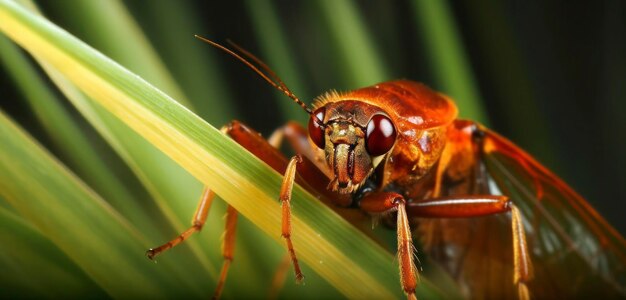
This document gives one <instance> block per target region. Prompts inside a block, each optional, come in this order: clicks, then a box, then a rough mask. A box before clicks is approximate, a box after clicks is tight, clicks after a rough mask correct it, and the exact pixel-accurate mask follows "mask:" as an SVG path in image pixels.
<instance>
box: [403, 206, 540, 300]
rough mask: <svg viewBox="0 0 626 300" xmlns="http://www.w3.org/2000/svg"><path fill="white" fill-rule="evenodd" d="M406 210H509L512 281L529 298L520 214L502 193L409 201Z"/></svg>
mask: <svg viewBox="0 0 626 300" xmlns="http://www.w3.org/2000/svg"><path fill="white" fill-rule="evenodd" d="M408 210H409V213H410V215H411V216H414V217H424V218H470V217H480V216H486V215H491V214H498V213H506V212H509V211H510V212H511V228H512V232H513V283H514V284H515V285H517V289H518V295H519V298H520V299H524V300H527V299H530V293H529V291H528V287H527V285H526V283H527V282H529V281H530V280H531V279H532V276H533V275H532V273H533V272H532V271H533V270H532V268H533V267H532V262H531V261H530V254H529V253H528V247H527V244H526V233H525V231H524V224H523V223H522V215H521V214H520V212H519V210H518V209H517V207H516V206H515V205H513V203H512V202H511V201H510V200H509V199H508V198H507V197H505V196H494V195H484V196H483V195H477V196H465V197H442V198H437V199H429V200H425V201H421V202H416V203H410V204H409V207H408Z"/></svg>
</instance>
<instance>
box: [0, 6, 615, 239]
mask: <svg viewBox="0 0 626 300" xmlns="http://www.w3.org/2000/svg"><path fill="white" fill-rule="evenodd" d="M59 2H61V3H63V1H59ZM59 2H57V1H55V2H52V1H45V2H41V3H40V5H41V6H42V8H43V10H44V13H45V14H46V15H47V16H48V17H49V18H50V19H52V20H53V21H54V22H55V23H57V24H59V25H60V26H62V27H64V28H66V29H67V30H68V31H70V32H71V33H73V34H75V35H77V36H78V37H79V38H81V39H83V40H85V41H87V42H88V43H90V39H91V38H92V35H91V34H90V33H89V32H88V30H84V29H83V28H82V27H81V25H80V24H79V23H72V21H71V20H68V19H67V18H65V17H64V14H65V12H64V8H63V7H64V6H63V5H59ZM67 2H68V3H69V2H70V1H67ZM126 4H127V6H128V7H129V8H130V10H131V12H132V14H133V16H134V17H135V18H136V20H137V22H138V23H139V25H140V26H141V28H142V29H144V30H145V32H146V34H147V36H148V37H149V39H150V42H151V43H152V44H153V45H154V46H155V48H156V49H157V52H158V53H159V54H160V55H162V56H163V57H164V61H165V63H166V65H167V66H168V68H171V69H172V70H176V69H180V67H181V66H180V65H177V63H176V62H175V61H173V60H168V59H167V58H168V57H170V56H171V55H172V51H176V45H172V37H168V36H164V35H163V34H162V33H161V32H160V29H159V26H164V27H168V26H171V22H178V21H180V20H176V19H173V18H170V16H169V15H168V14H167V10H164V9H163V8H162V5H172V3H167V2H166V1H150V2H144V1H129V2H127V3H126ZM185 5H186V7H187V8H186V9H187V13H188V14H190V15H194V16H195V20H196V23H194V26H196V28H198V29H197V30H198V31H197V32H181V33H180V34H179V35H178V37H176V38H179V39H189V40H193V37H192V35H193V34H201V35H203V36H207V37H209V38H211V39H213V40H217V41H224V40H226V39H228V38H230V39H233V40H235V41H237V42H238V43H240V44H241V45H242V46H244V47H245V48H247V49H248V50H250V51H251V52H253V53H257V54H259V56H260V57H261V58H263V57H264V56H266V55H267V50H262V49H261V48H262V47H261V44H262V43H263V42H264V41H263V40H262V36H260V35H259V34H258V33H256V32H255V26H256V25H254V24H253V23H252V21H251V20H250V16H249V11H248V9H249V8H248V6H246V5H245V4H244V3H225V2H220V3H212V2H203V1H202V2H201V1H198V2H197V3H196V2H193V3H191V2H186V3H185ZM273 6H274V8H275V9H276V10H275V12H276V16H275V21H276V22H278V24H279V25H280V27H281V28H282V37H283V38H284V39H285V40H287V41H288V43H289V46H290V47H291V48H290V49H291V51H292V53H290V55H291V57H292V58H293V59H294V60H295V61H296V63H297V67H298V69H297V71H298V75H299V76H300V77H301V78H302V80H303V81H304V82H306V85H305V86H304V87H303V88H302V89H303V90H294V92H295V93H296V94H298V95H300V96H301V97H302V98H303V99H306V101H307V102H309V101H310V99H311V98H312V97H314V96H315V95H318V94H320V93H322V92H324V91H326V90H329V89H331V88H333V89H340V90H347V89H354V88H358V87H360V86H354V85H353V83H352V82H350V81H349V80H346V79H345V75H343V76H342V75H340V74H341V72H342V70H341V56H340V55H338V54H337V49H336V47H334V46H332V45H333V43H334V42H333V40H334V39H337V38H341V39H343V38H345V39H349V38H350V37H334V36H332V34H331V32H332V28H329V26H331V25H329V24H330V23H329V22H328V21H324V20H321V19H320V18H321V17H320V10H321V9H320V8H319V7H318V6H317V5H315V4H312V3H310V2H309V3H293V2H292V1H278V2H275V3H274V5H273ZM355 7H356V8H357V10H356V11H357V12H358V15H359V17H360V18H361V20H362V21H363V25H364V26H365V28H366V31H367V34H368V35H369V37H370V38H371V40H372V41H373V43H374V45H375V48H376V49H375V53H377V54H378V58H379V59H380V62H381V63H382V64H384V65H385V66H387V68H388V69H389V70H390V72H391V78H388V79H395V78H407V79H413V80H417V81H422V82H424V83H426V84H428V85H430V86H432V87H434V88H436V89H439V90H441V91H442V92H444V93H446V90H445V88H442V87H443V86H444V85H443V84H441V82H440V80H438V79H437V78H436V76H435V74H436V71H437V70H436V68H437V66H435V65H434V64H433V63H432V60H431V58H430V57H429V54H428V53H427V51H425V50H424V49H425V48H427V45H426V43H427V42H428V41H427V38H424V36H423V31H422V30H420V28H418V27H417V26H416V23H415V22H414V18H415V15H414V14H413V11H412V8H411V5H410V3H409V2H408V1H395V2H391V1H378V2H373V1H357V2H355ZM448 8H449V12H450V13H451V15H452V17H453V21H454V24H455V25H456V30H457V32H458V33H459V38H460V41H461V46H462V53H463V54H464V55H465V56H466V58H467V59H468V61H469V66H470V70H471V72H472V74H473V76H474V79H475V82H476V86H477V88H478V92H479V95H480V99H481V100H482V106H483V107H484V109H485V110H486V112H487V115H488V117H487V118H486V119H483V120H481V121H483V122H486V123H488V124H489V127H491V128H492V129H494V130H496V131H497V132H499V133H501V134H503V135H504V136H506V137H508V138H510V139H511V140H513V141H514V142H515V143H517V144H518V145H520V146H521V147H522V148H524V149H526V150H527V151H528V152H530V153H531V154H532V155H534V156H535V157H536V158H537V159H538V160H539V161H541V162H543V163H544V164H545V165H546V166H547V167H548V168H550V169H551V170H553V171H554V172H555V173H556V174H558V175H559V176H561V177H562V178H563V179H564V180H565V181H566V182H568V183H569V184H570V185H571V186H572V187H573V188H574V189H575V190H577V191H578V192H579V193H580V194H581V195H582V196H583V197H585V198H586V199H588V201H589V202H590V203H592V205H593V206H594V207H595V208H596V209H597V210H598V211H599V212H600V213H601V214H602V215H603V216H605V217H606V218H607V220H609V222H610V223H611V224H613V225H614V226H615V227H616V228H617V229H618V230H619V231H620V232H622V233H624V232H626V221H625V220H624V218H623V217H622V214H623V211H625V210H626V203H625V202H626V186H625V184H626V175H625V174H626V172H625V168H626V158H624V154H625V153H626V152H625V150H626V117H624V114H625V113H626V104H625V101H626V30H625V29H626V26H625V25H626V24H625V23H626V4H625V2H623V1H594V2H581V3H580V4H577V3H573V2H565V1H561V2H558V1H545V2H538V3H534V4H528V3H527V2H526V1H506V2H501V1H488V0H479V1H465V2H461V1H458V2H451V3H449V5H448ZM330 15H331V17H333V16H332V14H330ZM338 17H340V16H338ZM155 20H157V21H155ZM198 20H199V21H198ZM111 22H115V20H111ZM194 42H195V41H194ZM94 43H95V44H97V42H94ZM92 45H93V46H94V47H96V48H98V49H100V47H98V45H94V44H92ZM197 47H199V48H201V49H202V50H201V51H206V52H209V53H211V54H209V55H213V56H215V57H216V58H217V61H218V67H219V70H220V74H221V76H223V78H225V81H226V82H228V84H229V86H228V89H229V90H230V92H231V94H232V95H233V99H236V101H237V103H236V105H235V110H234V112H233V113H232V116H219V117H212V116H210V114H204V113H203V112H202V111H200V112H199V113H200V114H201V115H202V116H203V117H205V118H206V119H207V120H208V121H209V122H210V123H212V124H214V125H215V126H219V125H221V124H220V123H223V122H225V121H226V120H229V119H233V118H238V119H241V120H243V121H245V122H246V123H247V124H250V125H251V126H253V127H254V128H257V129H258V130H259V131H260V132H262V133H263V134H269V133H270V132H271V131H272V129H273V128H275V127H277V126H279V125H280V124H281V123H282V122H283V120H285V119H288V118H295V119H298V120H304V117H305V116H304V114H299V115H288V116H285V114H284V113H281V109H278V107H279V106H280V105H282V103H285V102H288V101H289V100H288V99H286V98H284V97H280V96H279V95H277V93H276V92H273V91H272V89H271V88H270V87H268V86H267V85H266V84H265V83H264V82H262V81H261V80H259V78H257V76H255V75H254V74H253V73H251V72H250V71H249V70H247V69H245V68H244V67H242V66H241V64H239V63H238V62H235V61H234V60H233V59H232V58H230V57H227V56H225V55H222V54H221V53H218V52H217V51H216V50H215V49H212V48H210V47H208V46H206V45H203V44H202V43H200V42H197ZM270 49H271V47H270ZM103 51H104V50H103ZM129 51H131V50H129ZM353 51H354V52H355V53H357V52H359V51H361V49H358V48H355V49H353ZM104 52H105V53H106V51H104ZM188 67H192V66H188ZM173 73H174V74H175V75H176V71H173ZM177 78H179V80H183V79H182V76H177ZM283 79H284V80H285V82H286V83H287V84H289V81H290V78H288V77H285V78H283ZM196 80H202V79H197V78H196ZM373 83H375V82H369V83H366V84H373ZM181 85H182V86H183V87H184V86H185V85H184V84H181ZM0 92H1V93H2V95H3V98H4V99H9V98H12V97H5V96H9V95H14V96H16V97H18V98H19V97H20V95H19V92H18V91H16V90H15V89H13V88H12V83H11V81H10V80H9V79H8V78H7V75H6V73H5V72H4V71H0ZM210 96H211V95H206V97H210ZM200 100H201V99H194V101H200ZM229 101H230V100H229ZM279 103H281V104H279ZM288 105H290V104H288ZM0 107H1V108H2V109H3V110H5V111H7V112H8V113H9V114H10V115H11V116H12V117H13V118H15V119H16V120H17V121H18V122H19V123H20V124H21V125H22V126H24V127H25V128H27V129H28V130H29V131H31V132H32V133H33V134H34V135H35V136H37V137H38V138H40V140H41V141H42V142H43V143H44V144H45V143H46V142H47V141H46V138H45V136H43V135H41V134H40V132H41V128H40V127H39V126H41V125H38V124H35V123H34V122H31V119H32V114H31V113H30V112H29V109H28V107H27V106H26V105H23V104H20V103H15V102H11V103H9V102H7V101H2V102H1V103H0ZM294 111H297V110H294Z"/></svg>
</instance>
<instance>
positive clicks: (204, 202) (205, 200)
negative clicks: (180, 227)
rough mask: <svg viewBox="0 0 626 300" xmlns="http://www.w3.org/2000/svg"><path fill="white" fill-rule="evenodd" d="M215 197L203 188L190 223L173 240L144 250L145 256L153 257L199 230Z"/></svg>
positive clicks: (206, 188) (211, 192)
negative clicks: (189, 225)
mask: <svg viewBox="0 0 626 300" xmlns="http://www.w3.org/2000/svg"><path fill="white" fill-rule="evenodd" d="M214 197H215V193H213V191H211V190H210V189H209V188H208V187H205V188H204V192H203V193H202V197H201V198H200V202H198V208H197V209H196V212H195V214H194V216H193V220H192V225H191V227H189V228H188V229H187V230H185V231H184V232H183V233H181V234H180V235H179V236H177V237H176V238H174V239H173V240H171V241H169V242H167V243H165V244H163V245H161V246H159V247H156V248H151V249H150V250H148V251H147V252H146V256H148V258H150V259H154V257H155V256H157V255H159V254H161V253H163V252H164V251H166V250H168V249H170V248H172V247H174V246H176V245H178V244H180V243H181V242H183V241H184V240H186V239H187V238H189V237H190V236H191V235H192V234H193V233H194V232H196V231H200V229H202V226H204V223H205V222H206V218H207V216H208V215H209V208H210V207H211V203H212V202H213V198H214Z"/></svg>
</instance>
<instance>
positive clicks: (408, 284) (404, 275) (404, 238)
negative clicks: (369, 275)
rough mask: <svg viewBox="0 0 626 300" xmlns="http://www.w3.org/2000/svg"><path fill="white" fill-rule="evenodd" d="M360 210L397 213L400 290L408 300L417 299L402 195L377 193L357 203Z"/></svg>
mask: <svg viewBox="0 0 626 300" xmlns="http://www.w3.org/2000/svg"><path fill="white" fill-rule="evenodd" d="M359 205H360V207H361V209H362V210H364V211H367V212H370V213H388V212H393V211H397V212H398V217H397V218H398V219H397V222H398V223H397V233H398V262H399V267H400V280H401V282H402V288H403V289H404V292H405V293H406V294H407V298H408V299H417V298H416V296H415V288H416V287H417V282H418V280H419V277H418V273H417V268H416V267H415V263H414V262H413V254H414V253H413V251H414V248H413V238H412V237H411V228H410V227H409V221H408V217H407V212H406V201H405V200H404V197H402V195H400V194H397V193H391V192H378V193H372V194H369V195H367V196H365V197H364V198H363V199H361V201H360V202H359Z"/></svg>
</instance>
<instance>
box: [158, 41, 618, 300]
mask: <svg viewBox="0 0 626 300" xmlns="http://www.w3.org/2000/svg"><path fill="white" fill-rule="evenodd" d="M201 39H202V40H204V41H206V42H208V43H210V44H211V45H213V46H216V47H218V48H220V49H222V50H224V51H226V52H228V53H229V54H231V55H233V56H235V57H236V58H238V59H239V60H241V61H242V62H244V63H245V64H246V65H248V66H249V67H250V68H252V69H253V70H254V71H255V72H257V73H258V74H259V75H261V76H262V77H263V78H264V79H265V80H266V81H268V82H269V83H270V84H272V85H273V86H274V87H276V88H277V89H279V90H281V91H282V92H283V93H285V94H286V95H287V96H289V97H290V98H292V99H293V100H294V101H295V102H297V103H298V104H299V105H301V106H302V107H303V108H304V110H305V111H306V112H307V113H308V114H309V115H310V119H309V124H308V134H307V130H305V129H304V128H303V127H301V126H300V125H299V124H296V123H293V122H290V123H288V124H287V125H285V126H284V127H282V128H280V129H278V130H277V131H276V133H275V134H274V135H272V137H271V138H270V139H269V141H266V140H264V139H262V138H261V137H260V135H258V134H257V133H255V132H254V131H253V130H251V129H249V128H247V127H246V126H244V125H243V124H241V123H239V122H236V121H235V122H232V123H230V124H229V125H227V126H225V127H224V128H223V132H224V133H225V134H227V135H228V136H230V137H231V138H233V139H234V140H235V141H237V142H238V143H239V144H241V145H242V146H243V147H245V148H246V149H248V150H250V151H251V152H252V153H253V154H254V155H256V156H258V157H259V158H261V159H262V160H263V161H265V162H266V163H268V164H269V165H270V166H271V167H272V168H274V169H275V170H277V171H279V172H284V174H285V175H284V179H283V184H282V188H281V193H280V200H281V201H282V210H283V211H282V212H283V220H282V225H283V226H282V235H283V237H284V238H285V240H286V243H287V248H288V251H289V254H290V256H291V261H292V263H293V266H294V269H295V276H296V280H297V281H300V280H302V278H303V276H302V272H301V270H300V267H299V265H298V260H297V258H296V252H295V250H294V246H293V244H292V242H291V238H290V237H291V221H290V220H291V210H290V200H291V188H292V186H293V183H294V181H299V182H300V183H301V184H302V185H303V186H304V187H305V188H307V189H308V190H309V191H311V192H312V193H315V194H318V195H321V196H323V197H326V198H328V199H330V200H331V202H332V203H333V204H335V205H337V206H343V207H347V206H350V207H358V208H360V209H361V210H363V211H365V212H367V213H370V214H383V215H384V216H385V217H386V218H394V219H395V220H393V221H394V222H393V223H395V228H396V230H397V239H398V263H399V267H400V274H401V283H402V287H403V289H404V291H405V293H406V294H407V296H408V298H409V299H415V288H416V286H417V283H418V273H417V270H416V267H415V263H414V261H413V241H412V230H411V228H410V227H409V223H410V222H409V221H412V220H414V219H416V218H417V219H418V223H417V230H416V231H415V232H417V233H418V234H419V236H420V238H421V241H422V247H423V249H424V251H425V252H426V253H428V254H429V255H430V257H432V258H433V259H435V260H437V261H438V262H440V263H441V264H442V265H443V266H444V268H446V269H447V270H448V271H450V273H451V274H452V276H453V277H454V279H455V280H456V281H457V282H458V284H459V286H460V287H461V291H462V292H463V293H465V294H466V295H467V296H469V297H472V298H503V297H506V298H512V297H518V298H520V299H528V298H530V297H531V295H532V296H533V297H535V296H536V297H538V298H541V297H547V296H549V295H560V296H564V297H567V296H582V295H587V294H588V293H593V292H594V289H605V290H603V292H604V294H607V295H621V296H623V295H624V288H623V283H622V282H620V278H618V277H620V276H623V274H624V266H625V265H626V264H625V263H624V262H625V261H626V259H625V257H624V255H625V251H624V249H625V244H626V243H625V242H624V239H623V238H622V237H621V236H620V235H619V234H618V233H616V232H615V231H614V230H613V229H612V228H611V227H610V226H609V225H608V224H606V222H605V221H604V220H602V219H601V218H600V217H599V216H598V215H597V214H596V213H595V211H593V209H592V208H591V207H589V206H588V205H587V204H586V203H585V202H584V200H582V198H581V197H580V196H578V195H577V194H576V193H575V192H574V191H572V190H571V188H569V187H568V186H567V185H566V184H565V183H563V182H562V181H561V180H560V179H558V178H557V177H556V176H555V175H553V174H552V173H551V172H549V171H548V170H547V169H545V168H544V167H543V166H541V165H540V164H539V163H538V162H536V161H535V160H534V159H533V158H532V157H530V156H529V155H528V154H526V153H525V152H524V151H522V150H520V149H519V148H517V147H516V146H515V145H513V144H512V143H511V142H509V141H508V140H506V139H504V138H502V137H501V136H499V135H497V134H495V133H493V132H491V131H489V130H488V129H486V128H484V127H483V126H481V125H479V124H477V123H475V122H472V121H465V120H458V119H456V117H457V108H456V106H455V105H454V103H453V102H452V101H451V100H450V99H448V98H447V97H446V96H445V95H443V94H440V93H437V92H435V91H433V90H431V89H429V88H428V87H426V86H425V85H423V84H420V83H417V82H412V81H406V80H397V81H389V82H384V83H379V84H377V85H374V86H370V87H366V88H361V89H358V90H354V91H350V92H345V93H338V92H334V91H333V92H329V93H326V94H325V95H323V96H321V97H319V98H318V99H317V101H316V102H315V103H314V104H313V108H308V107H307V106H306V105H305V104H304V103H303V102H301V101H300V100H299V99H298V98H297V97H296V96H295V95H294V94H293V93H292V92H291V91H289V89H288V88H287V87H286V86H285V85H284V84H283V83H282V81H281V80H280V79H279V78H278V77H277V76H276V75H275V74H274V73H273V72H272V71H271V70H270V69H269V68H268V67H267V66H266V65H265V64H264V63H263V62H261V61H260V60H258V59H257V58H256V57H254V56H253V55H252V54H250V53H248V52H246V51H245V50H243V49H241V48H239V47H237V46H234V47H235V48H236V49H237V50H239V51H240V52H241V53H243V54H244V55H245V56H247V57H248V58H250V59H251V60H252V61H254V62H256V63H257V64H258V65H259V66H260V67H261V68H262V69H263V70H265V71H266V72H267V74H268V75H266V74H265V73H263V72H262V71H260V70H259V69H258V68H257V67H255V66H254V65H253V64H252V63H250V62H248V61H247V60H245V59H244V58H242V57H241V56H239V55H238V54H236V53H234V52H233V51H231V50H229V49H227V48H225V47H223V46H221V45H219V44H216V43H214V42H212V41H209V40H206V39H203V38H201ZM282 139H287V140H288V142H289V143H290V144H291V145H292V147H293V148H294V150H295V151H296V152H297V153H298V155H296V156H294V157H292V158H291V159H290V160H287V159H286V158H285V157H284V156H283V155H282V154H281V153H280V152H279V151H278V150H276V149H277V148H278V146H279V145H280V143H281V140H282ZM507 164H508V165H507ZM506 167H509V168H510V169H507V168H506ZM296 170H297V174H296ZM512 172H517V173H516V174H517V175H511V174H512ZM298 176H299V177H298ZM529 191H530V192H529ZM213 196H214V194H213V193H212V192H211V191H210V190H209V189H206V190H205V192H204V195H203V197H202V200H201V201H200V203H199V206H198V209H197V211H196V214H195V217H194V223H193V226H192V227H190V228H189V229H188V230H187V231H185V232H184V233H182V234H181V235H180V236H178V237H177V238H175V239H174V240H172V241H170V242H168V243H166V244H164V245H162V246H160V247H158V248H155V249H150V250H149V251H148V253H147V254H148V256H149V257H150V258H153V257H154V256H155V255H157V254H159V253H161V252H163V251H165V250H167V249H169V248H171V247H173V246H175V245H177V244H178V243H180V242H182V241H183V240H185V239H187V238H188V237H189V236H190V235H191V234H192V233H193V232H195V231H198V230H200V229H201V228H202V225H203V224H204V222H205V220H206V217H207V214H208V209H209V207H210V204H211V201H212V199H213ZM512 197H516V198H517V199H515V201H512V199H511V198H512ZM518 201H519V202H518ZM514 202H515V203H516V204H514ZM518 206H519V208H518ZM520 210H521V211H523V214H524V216H525V217H522V212H520ZM485 216H491V217H485ZM479 217H480V218H479ZM236 220H237V212H236V210H235V209H233V208H232V207H230V206H229V207H228V210H227V218H226V232H225V240H224V245H223V255H224V260H225V261H224V265H223V268H222V273H221V276H220V280H219V283H218V287H217V289H216V292H215V297H219V295H220V293H221V290H222V287H223V284H224V280H225V278H226V274H227V271H228V268H229V265H230V262H231V260H232V255H233V247H234V235H235V225H236ZM525 228H526V229H525ZM525 231H528V242H527V235H526V232H525ZM531 261H535V266H536V268H535V269H536V271H535V272H533V263H532V262H531ZM537 262H539V263H538V264H537ZM560 264H567V266H568V267H566V268H565V269H567V268H571V269H572V272H573V273H571V274H567V272H565V273H566V274H564V272H562V271H561V270H563V269H564V268H563V266H561V265H560ZM606 264H612V265H611V266H608V265H606ZM576 272H578V273H576ZM590 273H593V274H590ZM576 274H579V275H576ZM534 275H535V277H536V278H535V280H532V279H533V276H534ZM555 276H558V279H557V278H555ZM622 279H623V277H622ZM607 289H608V290H610V291H611V292H610V293H607V292H606V290H607ZM597 291H600V290H597Z"/></svg>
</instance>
